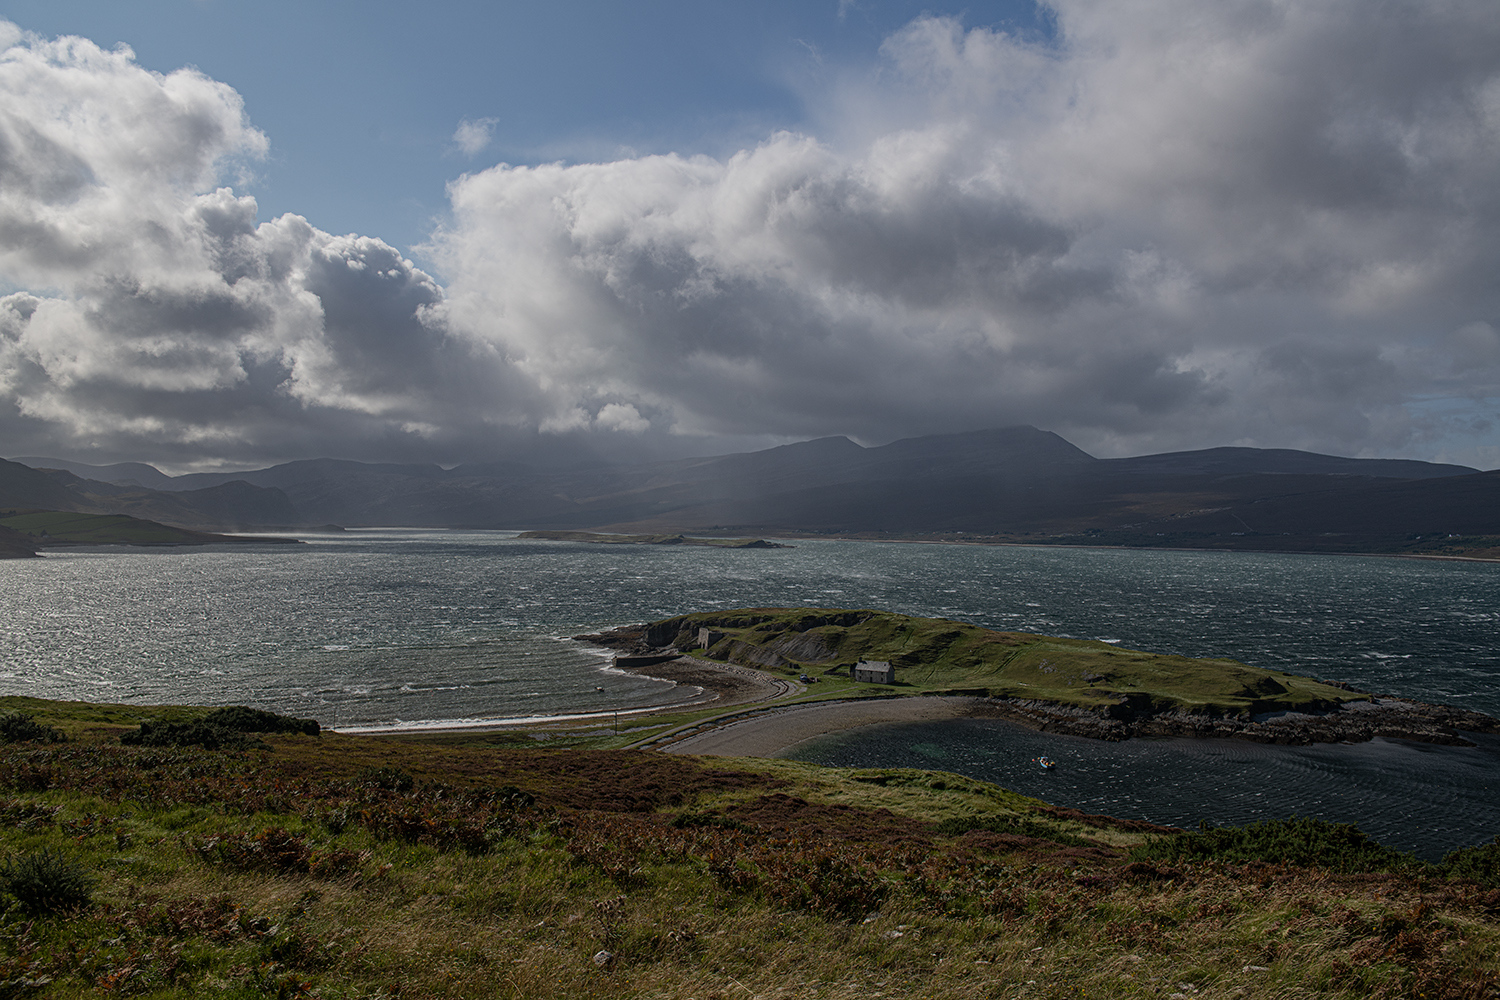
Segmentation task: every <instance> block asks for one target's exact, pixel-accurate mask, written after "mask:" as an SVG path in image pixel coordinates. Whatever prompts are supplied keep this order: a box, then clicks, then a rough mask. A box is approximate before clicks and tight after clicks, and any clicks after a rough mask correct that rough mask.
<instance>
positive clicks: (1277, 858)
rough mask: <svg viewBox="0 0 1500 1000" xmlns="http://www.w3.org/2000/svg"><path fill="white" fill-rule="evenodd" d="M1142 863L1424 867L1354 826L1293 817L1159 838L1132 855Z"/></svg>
mask: <svg viewBox="0 0 1500 1000" xmlns="http://www.w3.org/2000/svg"><path fill="white" fill-rule="evenodd" d="M1130 856H1131V858H1132V859H1133V860H1136V861H1168V862H1171V861H1262V862H1266V863H1268V864H1278V863H1280V864H1288V865H1297V866H1299V867H1302V868H1321V869H1324V870H1327V871H1334V872H1343V873H1346V874H1347V873H1352V872H1398V871H1409V870H1417V869H1420V868H1422V867H1424V866H1423V864H1422V862H1420V861H1418V860H1417V859H1416V858H1415V857H1413V856H1412V855H1410V854H1406V853H1404V852H1402V851H1397V850H1394V849H1392V848H1389V847H1385V846H1384V845H1382V844H1379V843H1377V842H1376V841H1373V840H1371V839H1370V838H1369V836H1368V835H1367V834H1366V833H1365V832H1364V831H1363V830H1361V829H1360V828H1359V827H1357V826H1355V825H1354V824H1353V823H1330V822H1329V821H1327V820H1322V819H1311V818H1308V817H1299V816H1293V817H1291V818H1290V819H1268V820H1264V821H1262V822H1259V823H1251V824H1250V825H1249V826H1241V827H1234V826H1221V827H1215V826H1210V825H1209V824H1208V823H1206V822H1205V823H1203V824H1201V825H1200V826H1199V827H1198V829H1197V831H1195V832H1192V833H1179V834H1173V835H1171V836H1167V837H1156V838H1153V839H1151V840H1149V841H1147V842H1146V843H1144V844H1142V845H1141V846H1140V847H1137V848H1136V849H1135V850H1133V851H1132V852H1131V855H1130Z"/></svg>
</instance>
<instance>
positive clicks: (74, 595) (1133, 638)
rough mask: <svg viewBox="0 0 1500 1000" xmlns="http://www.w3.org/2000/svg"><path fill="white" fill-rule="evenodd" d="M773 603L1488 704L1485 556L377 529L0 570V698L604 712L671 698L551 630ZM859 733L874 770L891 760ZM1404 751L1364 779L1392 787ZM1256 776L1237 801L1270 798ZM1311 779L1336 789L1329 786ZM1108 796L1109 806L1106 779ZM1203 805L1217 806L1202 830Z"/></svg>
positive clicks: (1184, 774) (1491, 675)
mask: <svg viewBox="0 0 1500 1000" xmlns="http://www.w3.org/2000/svg"><path fill="white" fill-rule="evenodd" d="M788 605H816V606H823V607H876V608H885V609H890V610H894V611H903V612H908V613H912V614H920V615H942V616H947V617H951V618H956V619H960V620H964V621H970V622H975V623H977V624H981V625H987V626H992V627H996V628H1007V629H1019V630H1026V631H1036V632H1043V633H1050V634H1056V635H1069V636H1081V637H1089V638H1102V639H1109V640H1113V641H1118V642H1120V643H1121V644H1122V645H1125V646H1132V647H1137V648H1141V649H1148V650H1154V651H1163V652H1175V653H1183V654H1186V655H1190V656H1229V657H1233V658H1236V659H1240V660H1243V661H1246V662H1248V663H1252V664H1256V665H1259V666H1266V667H1275V668H1280V669H1286V670H1291V671H1294V672H1297V673H1303V674H1311V675H1313V676H1318V677H1323V678H1328V679H1337V680H1345V681H1349V682H1351V683H1353V684H1355V685H1356V686H1358V687H1361V688H1366V689H1373V690H1376V691H1388V692H1398V693H1401V694H1406V695H1409V696H1412V697H1417V698H1422V699H1425V700H1430V701H1440V702H1448V703H1452V704H1457V705H1463V706H1466V707H1469V708H1475V709H1478V710H1480V711H1485V712H1489V713H1491V714H1500V648H1497V643H1496V640H1495V635H1496V632H1497V619H1500V566H1495V565H1492V564H1479V563H1451V562H1441V563H1440V562H1417V561H1410V560H1398V559H1382V558H1357V557H1333V556H1289V555H1268V554H1267V555H1262V554H1252V553H1214V552H1150V551H1124V550H1108V549H1062V548H999V547H982V546H959V545H909V544H899V543H874V542H835V541H826V542H797V543H796V547H794V548H790V549H761V550H755V549H751V550H720V549H711V548H666V547H648V546H592V545H582V544H577V543H567V542H532V541H524V542H523V541H518V540H515V539H514V538H512V537H511V536H510V535H508V534H507V533H504V532H450V531H395V530H390V531H386V530H381V531H351V532H347V533H344V534H341V535H324V536H307V537H306V544H304V545H299V546H295V547H293V546H274V547H273V546H266V547H254V548H205V549H165V550H130V549H107V550H92V551H82V550H74V551H63V552H54V553H51V554H49V555H48V556H47V557H46V558H44V559H37V560H11V561H6V562H0V606H3V609H4V614H3V616H0V693H7V694H34V695H39V696H42V697H52V698H81V699H89V700H97V701H104V700H108V701H121V702H131V701H139V702H142V703H158V702H185V703H196V704H227V703H245V702H248V703H252V704H256V705H260V706H263V707H266V708H272V709H276V710H279V711H284V712H293V713H297V714H300V715H310V716H313V717H315V718H318V719H320V720H321V721H323V722H324V723H325V724H328V725H334V726H372V725H373V726H378V725H386V724H393V723H396V722H403V723H407V724H410V723H424V722H441V721H451V720H458V719H485V718H495V717H508V716H525V715H533V714H542V713H563V712H592V711H609V710H613V709H619V708H625V707H630V706H637V705H642V704H649V703H661V702H667V701H672V700H680V699H682V698H684V697H686V696H687V695H688V692H684V691H682V690H681V689H673V688H671V687H670V686H668V685H665V684H662V683H659V682H653V681H650V680H647V679H644V678H639V677H634V676H628V675H622V674H616V673H612V672H609V671H607V670H606V669H605V666H604V662H605V661H604V660H603V659H602V658H601V657H600V656H599V655H598V653H597V651H591V650H590V649H589V648H587V647H585V646H583V645H581V644H579V643H575V642H571V641H569V640H567V639H566V637H567V636H571V635H575V634H578V633H580V632H585V631H590V630H595V629H599V628H606V627H610V626H613V625H618V624H624V623H629V622H639V621H647V620H651V619H656V618H663V617H668V616H670V615H674V614H680V613H683V612H686V611H694V610H710V609H712V608H715V607H723V608H731V607H745V606H788ZM600 687H602V688H603V690H602V691H600V690H596V689H597V688H600ZM985 725H988V724H965V725H960V726H957V727H953V728H951V729H950V730H945V731H946V732H950V733H951V734H953V735H952V736H951V739H950V740H949V742H948V743H944V742H942V741H933V740H928V739H926V738H925V737H923V738H921V739H917V740H916V743H917V744H922V745H927V744H931V745H932V746H942V747H945V748H946V749H944V750H943V751H942V752H943V753H946V754H949V755H950V757H949V758H947V759H949V760H950V763H948V764H940V763H939V762H938V761H937V760H936V759H934V760H933V761H931V762H930V763H928V764H926V765H925V766H943V767H947V768H948V769H950V770H965V769H966V768H970V769H974V770H975V771H976V772H977V771H978V770H982V769H983V768H984V767H990V766H991V765H989V764H980V763H969V762H966V758H964V756H963V753H962V752H960V751H958V750H957V749H955V746H954V745H953V744H952V742H951V740H952V739H957V740H959V741H960V743H961V744H963V745H971V746H979V747H984V746H992V745H997V740H998V739H999V738H998V736H996V735H995V732H998V731H991V730H990V729H986V728H985ZM966 727H967V728H966ZM976 727H977V728H976ZM960 734H962V735H960ZM1032 735H1035V734H1032ZM1039 738H1041V739H1044V740H1049V741H1050V740H1053V739H1057V738H1054V737H1039ZM882 739H885V737H882ZM1168 742H1170V741H1168ZM1179 742H1182V741H1179ZM883 745H884V746H885V749H884V750H883V751H881V752H882V753H884V754H886V755H887V756H889V757H890V758H891V759H892V760H895V759H896V758H898V757H899V758H901V759H902V760H910V759H914V758H911V757H910V754H909V753H908V752H907V751H898V750H897V748H896V746H895V744H893V743H890V742H889V740H888V739H887V742H886V743H885V744H883ZM914 745H915V744H914ZM1049 745H1050V744H1049ZM1089 746H1090V748H1091V752H1092V750H1094V749H1097V750H1099V752H1100V753H1102V754H1104V756H1103V757H1101V758H1100V760H1101V761H1114V762H1115V763H1113V764H1110V766H1112V767H1116V768H1126V769H1127V771H1129V769H1130V767H1131V766H1132V765H1128V764H1125V763H1121V762H1122V761H1126V760H1129V759H1131V756H1130V755H1132V754H1139V753H1147V752H1148V749H1147V748H1156V747H1159V745H1158V744H1148V743H1145V742H1133V743H1130V744H1123V745H1118V744H1090V745H1089ZM1372 746H1385V744H1377V745H1372ZM1400 746H1401V747H1406V746H1407V745H1406V744H1401V745H1400ZM1215 748H1218V749H1215ZM1047 752H1049V753H1053V755H1055V756H1056V755H1059V754H1061V753H1062V751H1047ZM1150 752H1156V750H1150ZM1163 752H1164V751H1163ZM1184 752H1186V751H1184ZM1325 752H1332V753H1340V752H1345V751H1343V750H1339V749H1336V748H1334V749H1330V748H1314V749H1312V750H1308V751H1302V750H1298V751H1286V750H1278V749H1275V748H1272V749H1267V750H1263V751H1262V750H1257V749H1255V748H1252V749H1250V750H1245V749H1244V748H1243V747H1241V746H1240V745H1239V744H1236V745H1235V746H1234V748H1233V751H1231V750H1228V749H1223V748H1222V746H1221V745H1219V744H1215V745H1214V747H1211V748H1209V749H1207V750H1204V751H1203V753H1204V754H1205V755H1207V756H1205V757H1203V758H1202V760H1199V758H1191V757H1190V759H1192V760H1197V761H1198V763H1195V764H1193V765H1192V766H1187V765H1182V764H1171V765H1166V764H1162V765H1160V770H1161V773H1162V774H1163V775H1164V776H1165V777H1164V778H1163V779H1162V780H1165V781H1167V782H1168V784H1171V785H1173V787H1177V786H1181V787H1184V788H1188V787H1192V786H1193V784H1194V782H1191V781H1189V780H1188V778H1189V777H1190V776H1191V775H1192V774H1193V773H1196V772H1197V771H1200V770H1201V771H1203V772H1204V773H1206V774H1210V775H1216V777H1212V778H1211V779H1207V780H1205V781H1204V782H1202V783H1199V784H1198V787H1199V789H1200V790H1199V791H1197V792H1187V791H1185V792H1184V793H1183V794H1184V796H1186V798H1187V800H1188V801H1192V799H1193V798H1194V797H1195V796H1201V795H1203V794H1204V792H1203V791H1202V789H1203V788H1208V787H1211V786H1215V785H1217V784H1220V783H1224V782H1229V783H1230V784H1231V786H1232V787H1231V791H1232V793H1233V795H1236V796H1238V795H1240V794H1241V789H1239V788H1238V787H1237V786H1233V781H1241V783H1242V784H1256V781H1252V780H1251V779H1250V778H1248V777H1243V778H1230V777H1225V775H1224V774H1223V773H1221V772H1217V771H1214V770H1213V769H1212V768H1210V767H1208V765H1207V764H1203V763H1202V761H1203V760H1208V761H1210V762H1215V763H1214V766H1215V767H1217V766H1219V765H1220V764H1222V763H1223V761H1224V760H1226V759H1229V758H1225V757H1224V756H1223V755H1225V754H1231V757H1232V756H1233V754H1250V755H1251V756H1252V757H1253V756H1255V754H1259V753H1264V754H1265V755H1268V756H1267V759H1274V760H1277V761H1286V762H1288V763H1286V764H1285V767H1287V768H1291V770H1287V771H1284V772H1277V775H1276V777H1275V779H1274V781H1275V785H1276V787H1278V788H1283V787H1285V788H1289V787H1291V786H1293V785H1296V784H1298V783H1299V782H1300V783H1303V784H1307V783H1316V782H1321V781H1325V778H1324V777H1323V776H1322V775H1323V772H1318V771H1316V770H1314V771H1297V770H1296V769H1295V768H1294V767H1293V765H1292V763H1290V762H1292V761H1297V760H1304V759H1309V760H1310V759H1317V755H1318V754H1320V753H1325ZM1363 752H1366V753H1369V754H1375V753H1376V751H1375V750H1374V749H1369V750H1367V751H1363ZM1381 752H1382V753H1384V752H1386V751H1383V750H1382V751H1381ZM1406 752H1407V751H1405V750H1403V751H1402V753H1406ZM1423 752H1426V751H1419V750H1413V751H1410V753H1411V754H1418V753H1423ZM1432 752H1438V751H1432ZM1447 752H1449V751H1441V752H1440V756H1441V753H1447ZM1213 753H1218V754H1220V756H1219V757H1218V758H1214V757H1213V756H1212V755H1213ZM1392 753H1394V751H1392ZM903 754H904V755H905V756H903ZM954 754H957V755H956V756H953V755H954ZM1008 754H1009V751H1005V753H1004V754H1002V756H1007V755H1008ZM1033 755H1034V754H1030V753H1027V754H1026V755H1025V756H1026V757H1027V758H1029V757H1030V756H1033ZM1122 755H1123V756H1122ZM919 756H920V755H919ZM981 756H982V755H981ZM1345 756H1346V757H1349V758H1350V759H1353V758H1354V757H1356V756H1357V755H1356V754H1354V753H1353V752H1346V753H1345ZM1377 756H1378V755H1377ZM923 759H925V758H923ZM1234 759H1238V758H1234ZM1257 759H1258V758H1257ZM1340 759H1343V758H1340ZM1360 759H1363V758H1360ZM1371 759H1372V760H1374V759H1375V758H1371ZM1407 759H1408V758H1406V757H1402V756H1400V755H1399V754H1398V755H1396V756H1394V757H1389V758H1385V757H1380V758H1379V760H1380V761H1383V763H1371V764H1370V765H1369V766H1370V767H1372V768H1376V769H1377V770H1379V769H1380V768H1385V769H1387V770H1390V771H1394V772H1397V773H1398V774H1399V773H1406V772H1408V771H1410V770H1411V767H1412V765H1410V764H1408V763H1405V761H1407ZM1412 759H1415V758H1412ZM1462 759H1465V760H1467V759H1470V758H1462ZM952 761H957V763H953V762H952ZM1391 761H1395V763H1391ZM960 765H961V766H960ZM1091 766H1092V765H1091ZM1099 766H1101V767H1103V766H1105V765H1104V764H1103V763H1101V764H1100V765H1099ZM1133 766H1134V768H1135V771H1134V780H1135V782H1136V783H1137V784H1139V782H1140V775H1141V773H1142V772H1141V769H1142V768H1146V769H1148V770H1149V769H1152V768H1158V765H1156V764H1141V763H1138V764H1136V765H1133ZM1226 766H1227V765H1226ZM1237 766H1238V765H1237ZM1278 766H1282V765H1278ZM1330 766H1331V765H1330ZM1350 766H1354V765H1350ZM1360 766H1364V765H1360ZM1442 766H1448V765H1442ZM985 773H986V774H987V775H991V776H993V774H992V772H985ZM995 773H998V772H995ZM1235 773H1236V774H1239V772H1235ZM1361 773H1363V772H1361ZM1101 780H1103V779H1101ZM1270 780H1271V779H1267V778H1262V779H1259V780H1258V784H1259V787H1257V788H1255V789H1253V790H1251V791H1248V792H1245V793H1244V794H1246V795H1248V796H1250V797H1251V798H1254V797H1255V796H1256V795H1264V794H1267V793H1269V792H1270V791H1271V790H1272V787H1271V785H1270V784H1268V782H1269V781H1270ZM1329 780H1332V781H1334V782H1335V783H1342V785H1344V786H1350V787H1360V786H1359V785H1358V782H1357V781H1355V780H1354V779H1352V778H1349V777H1348V776H1347V775H1346V776H1336V777H1335V778H1333V779H1329ZM1391 780H1394V779H1391ZM1110 782H1113V783H1114V785H1115V786H1116V787H1117V788H1118V789H1120V790H1121V792H1122V794H1126V795H1128V794H1130V793H1129V787H1130V786H1129V784H1128V783H1127V782H1126V781H1125V780H1124V778H1123V777H1121V776H1119V775H1116V776H1115V777H1112V778H1109V779H1107V780H1104V784H1105V785H1108V784H1109V783H1110ZM1325 783H1326V782H1325ZM1398 783H1399V782H1398ZM1053 787H1054V788H1056V787H1058V786H1057V783H1056V782H1054V786H1053ZM1039 794H1040V792H1039ZM1068 794H1069V795H1071V794H1073V793H1071V792H1069V793H1068ZM1078 794H1079V795H1080V796H1083V795H1084V794H1085V793H1084V792H1083V791H1080V792H1079V793H1078ZM1088 794H1092V793H1088ZM1164 794H1165V793H1161V792H1157V791H1153V792H1152V793H1150V795H1149V796H1147V798H1146V799H1145V800H1143V801H1151V802H1160V801H1163V795H1164ZM1320 794H1321V793H1320ZM1332 794H1333V793H1332V792H1329V793H1328V795H1326V796H1325V797H1324V798H1325V799H1327V798H1328V796H1331V795H1332ZM1352 794H1358V793H1352ZM1052 797H1055V798H1057V800H1058V801H1064V797H1063V796H1062V795H1061V794H1060V793H1059V794H1057V795H1054V796H1052ZM1241 797H1243V796H1241ZM1116 800H1118V799H1116ZM1089 801H1093V800H1092V799H1090V800H1089ZM1101 801H1102V800H1101ZM1278 801H1279V802H1281V803H1285V802H1288V801H1291V800H1290V799H1288V798H1287V797H1286V796H1282V798H1280V799H1279V800H1278ZM1298 801H1303V800H1298ZM1307 801H1319V800H1318V799H1316V798H1315V799H1311V800H1307ZM1413 801H1416V800H1413ZM1083 802H1084V798H1079V799H1078V800H1077V801H1069V802H1068V803H1067V804H1070V805H1080V806H1081V805H1082V804H1083ZM1101 808H1102V806H1101ZM1142 808H1144V807H1142ZM1227 808H1228V807H1226V810H1227ZM1434 808H1436V807H1434ZM1454 808H1464V807H1462V806H1455V807H1454ZM1273 811H1275V812H1277V813H1278V814H1280V813H1284V812H1285V811H1286V810H1285V809H1277V810H1273ZM1412 811H1413V814H1414V816H1417V815H1420V812H1421V810H1420V809H1413V810H1412ZM1221 815H1222V816H1224V817H1231V816H1238V815H1241V814H1240V813H1234V812H1232V811H1224V812H1223V813H1222V814H1221V813H1215V814H1214V815H1213V816H1209V817H1207V818H1211V819H1218V818H1219V817H1220V816H1221ZM1245 815H1249V814H1245ZM1413 821H1415V819H1414V820H1413Z"/></svg>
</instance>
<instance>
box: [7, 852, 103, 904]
mask: <svg viewBox="0 0 1500 1000" xmlns="http://www.w3.org/2000/svg"><path fill="white" fill-rule="evenodd" d="M0 887H3V888H4V889H5V891H6V892H8V893H10V894H11V895H12V896H14V897H15V898H16V901H17V902H19V903H20V904H21V908H22V909H24V910H25V911H26V912H27V913H31V914H46V913H67V912H72V911H76V910H81V909H83V908H85V907H87V906H88V905H89V904H90V903H91V902H92V901H93V895H94V877H93V875H92V874H90V873H89V870H88V869H87V868H86V867H85V866H84V865H83V864H82V863H80V862H78V861H75V860H74V859H72V858H70V857H68V856H67V855H66V854H64V853H63V852H62V851H53V850H51V849H50V848H43V849H42V850H40V851H35V852H33V853H31V854H23V855H21V856H20V857H12V858H10V859H8V860H7V861H6V862H5V863H4V864H3V865H0Z"/></svg>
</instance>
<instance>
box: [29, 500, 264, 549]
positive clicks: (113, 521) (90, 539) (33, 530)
mask: <svg viewBox="0 0 1500 1000" xmlns="http://www.w3.org/2000/svg"><path fill="white" fill-rule="evenodd" d="M0 527H3V528H10V529H11V530H13V531H16V532H19V533H21V534H24V535H26V536H28V539H29V540H34V541H35V542H36V543H37V544H38V545H40V546H42V547H44V548H45V547H47V546H49V545H209V544H212V543H215V542H234V543H239V542H247V541H254V542H258V543H261V544H266V543H283V542H291V541H293V540H292V539H289V538H271V537H260V538H256V539H247V538H243V537H239V536H234V535H220V534H215V533H214V532H210V531H192V530H190V529H188V528H174V527H172V526H171V525H168V524H159V523H157V522H156V521H147V520H144V519H142V518H138V517H131V516H129V515H128V514H78V513H74V512H71V511H60V510H24V509H14V508H13V509H10V510H0ZM44 531H45V532H46V535H45V536H43V535H42V532H44Z"/></svg>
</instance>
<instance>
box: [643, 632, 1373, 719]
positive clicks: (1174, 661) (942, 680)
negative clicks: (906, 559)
mask: <svg viewBox="0 0 1500 1000" xmlns="http://www.w3.org/2000/svg"><path fill="white" fill-rule="evenodd" d="M701 628H711V629H713V630H714V631H716V632H721V633H723V638H721V639H720V640H719V641H718V642H717V643H715V644H714V646H713V647H712V648H711V649H709V650H706V651H702V652H700V653H699V655H705V656H708V657H711V658H714V659H719V660H725V661H729V662H734V663H740V664H743V665H748V666H756V667H760V668H762V669H772V670H779V671H781V672H784V673H786V674H801V673H807V674H809V675H811V676H816V677H819V678H820V684H819V685H818V688H817V694H818V696H819V697H830V696H847V695H848V694H850V693H851V692H854V691H858V692H860V693H865V694H870V693H877V692H879V691H881V690H894V691H895V692H899V693H902V694H929V693H938V692H964V693H973V694H985V695H989V696H992V697H1006V698H1026V699H1037V700H1041V701H1047V702H1053V703H1057V704H1062V705H1072V706H1077V707H1079V708H1085V709H1090V710H1094V711H1101V712H1104V713H1107V714H1121V715H1123V714H1132V713H1139V712H1164V711H1182V712H1188V713H1193V714H1201V715H1212V716H1237V717H1247V716H1249V715H1252V714H1254V713H1259V712H1270V711H1278V710H1303V711H1310V710H1318V709H1323V708H1329V707H1332V706H1334V705H1337V704H1339V703H1341V702H1346V701H1353V700H1363V699H1367V698H1368V697H1369V695H1366V694H1361V693H1356V692H1351V691H1347V690H1344V689H1342V688H1339V687H1335V686H1333V685H1330V684H1324V683H1321V682H1319V681H1315V680H1312V679H1309V678H1306V677H1298V676H1296V675H1293V674H1288V673H1284V672H1281V671H1274V670H1264V669H1261V668H1259V667H1252V666H1247V665H1246V664H1243V663H1239V662H1237V661H1235V660H1221V659H1192V658H1189V657H1185V656H1172V655H1167V654H1160V653H1146V652H1139V651H1136V650H1132V649H1121V648H1119V647H1117V646H1114V645H1112V644H1110V643H1106V642H1097V641H1091V640H1083V639H1059V638H1052V637H1048V636H1039V635H1030V634H1027V633H1022V632H995V631H992V630H990V629H985V628H980V627H978V626H976V625H966V624H963V623H960V622H954V621H949V620H947V619H942V618H914V617H911V616H908V615H900V614H894V613H891V612H886V611H870V610H836V609H821V608H795V609H784V608H749V609H742V610H737V611H714V612H705V613H701V614H692V615H684V616H681V617H678V618H671V619H666V620H664V621H661V622H656V623H654V624H652V625H650V626H648V631H649V634H650V637H651V639H652V640H653V641H659V642H660V644H662V645H667V644H673V645H676V646H677V647H678V648H681V649H684V650H692V649H693V648H694V647H696V645H697V642H698V632H699V629H701ZM860 659H866V660H885V661H887V662H889V663H891V664H892V665H893V666H894V667H895V668H896V684H895V686H894V689H891V688H886V687H885V686H884V685H873V684H855V683H854V682H853V681H852V679H851V678H850V674H849V667H850V666H852V665H853V664H854V662H855V661H856V660H860Z"/></svg>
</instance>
